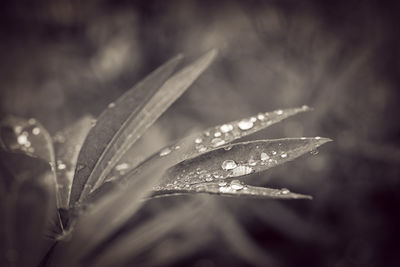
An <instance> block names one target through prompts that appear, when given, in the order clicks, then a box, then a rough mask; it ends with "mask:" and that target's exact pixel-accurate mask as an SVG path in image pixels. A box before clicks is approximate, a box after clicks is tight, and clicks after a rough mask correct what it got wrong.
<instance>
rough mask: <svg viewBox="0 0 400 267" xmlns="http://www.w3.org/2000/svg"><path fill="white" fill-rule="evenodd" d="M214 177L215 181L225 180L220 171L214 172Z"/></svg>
mask: <svg viewBox="0 0 400 267" xmlns="http://www.w3.org/2000/svg"><path fill="white" fill-rule="evenodd" d="M212 176H213V177H214V178H215V179H220V178H223V176H222V175H221V174H220V173H219V172H218V171H215V172H213V174H212Z"/></svg>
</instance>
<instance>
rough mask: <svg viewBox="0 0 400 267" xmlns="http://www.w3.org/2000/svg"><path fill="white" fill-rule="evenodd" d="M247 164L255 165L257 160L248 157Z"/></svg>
mask: <svg viewBox="0 0 400 267" xmlns="http://www.w3.org/2000/svg"><path fill="white" fill-rule="evenodd" d="M247 164H249V165H250V166H256V165H257V161H255V160H254V159H249V161H248V162H247Z"/></svg>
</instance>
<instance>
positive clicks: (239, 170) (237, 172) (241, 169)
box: [231, 166, 254, 177]
mask: <svg viewBox="0 0 400 267" xmlns="http://www.w3.org/2000/svg"><path fill="white" fill-rule="evenodd" d="M253 171H254V170H253V168H252V167H248V166H238V167H236V168H234V169H233V171H232V175H231V176H233V177H237V176H243V175H248V174H250V173H252V172H253Z"/></svg>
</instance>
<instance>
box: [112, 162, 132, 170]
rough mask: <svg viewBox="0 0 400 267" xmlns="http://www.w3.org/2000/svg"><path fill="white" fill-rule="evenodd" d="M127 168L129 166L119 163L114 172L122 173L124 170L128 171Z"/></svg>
mask: <svg viewBox="0 0 400 267" xmlns="http://www.w3.org/2000/svg"><path fill="white" fill-rule="evenodd" d="M128 168H129V164H128V163H125V162H124V163H121V164H118V165H117V166H115V170H116V171H118V172H120V171H124V170H126V169H128Z"/></svg>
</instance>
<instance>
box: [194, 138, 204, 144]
mask: <svg viewBox="0 0 400 267" xmlns="http://www.w3.org/2000/svg"><path fill="white" fill-rule="evenodd" d="M194 142H195V143H196V144H201V143H202V142H203V139H201V138H199V137H198V138H196V139H194Z"/></svg>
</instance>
